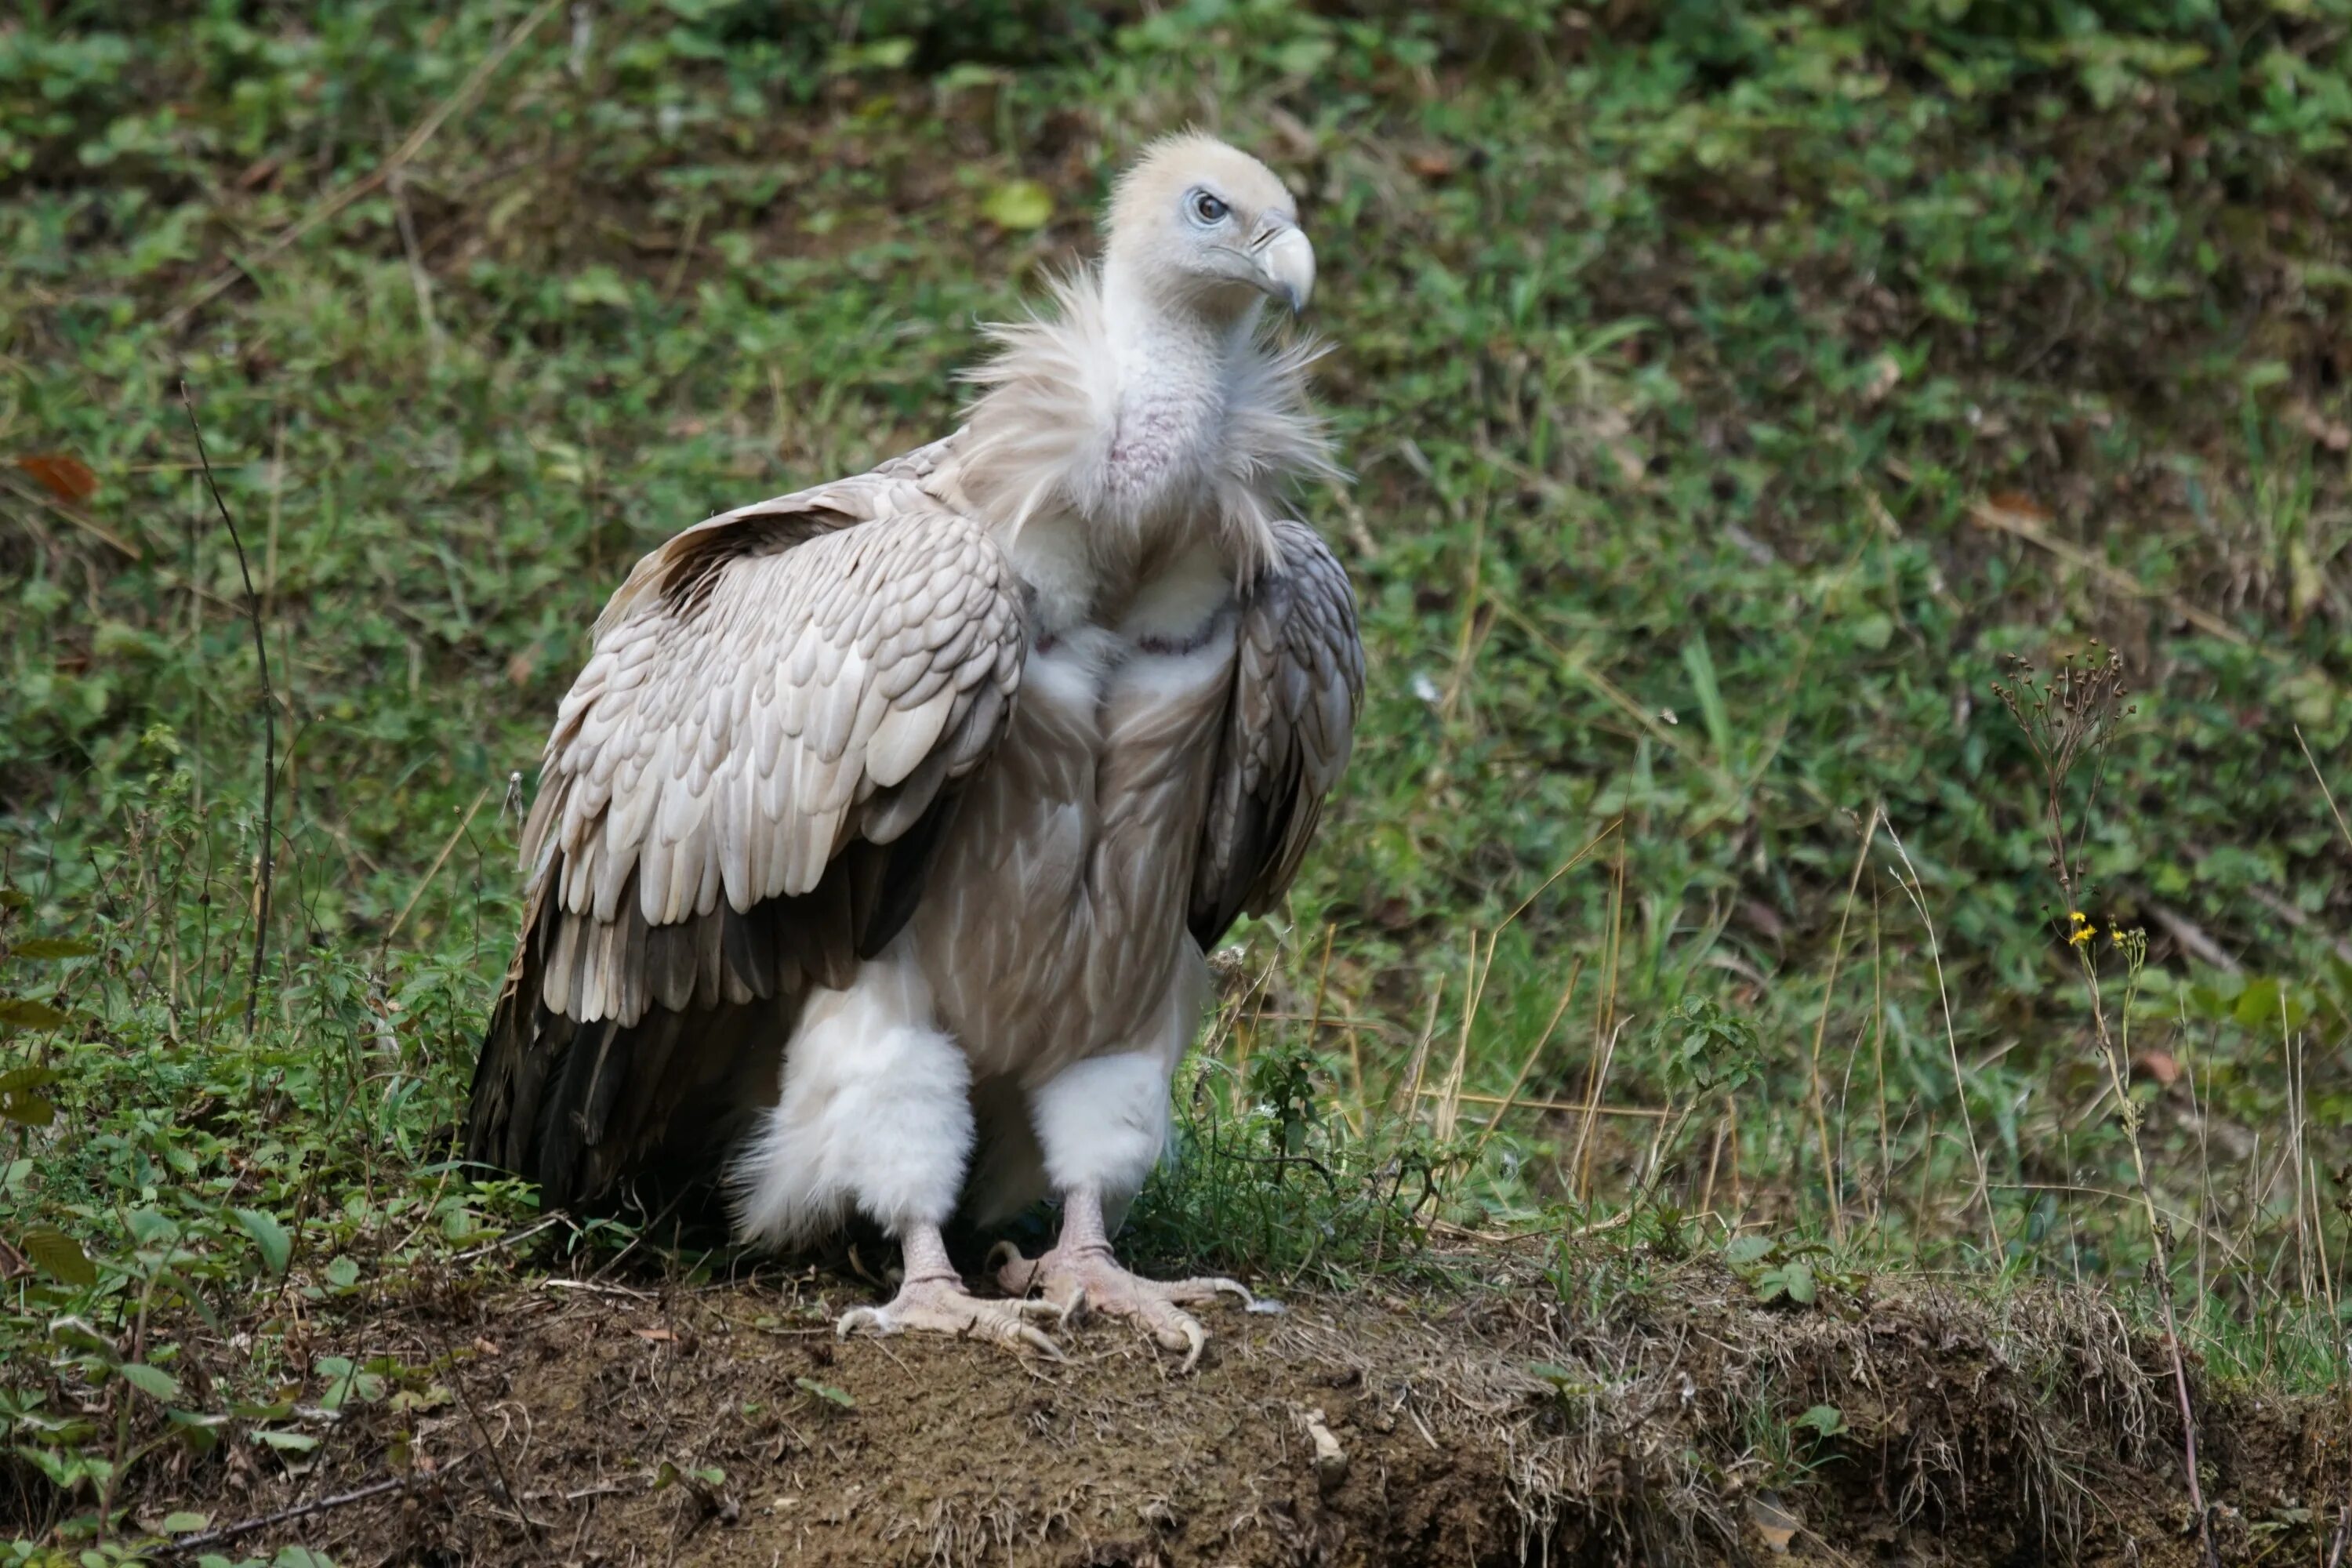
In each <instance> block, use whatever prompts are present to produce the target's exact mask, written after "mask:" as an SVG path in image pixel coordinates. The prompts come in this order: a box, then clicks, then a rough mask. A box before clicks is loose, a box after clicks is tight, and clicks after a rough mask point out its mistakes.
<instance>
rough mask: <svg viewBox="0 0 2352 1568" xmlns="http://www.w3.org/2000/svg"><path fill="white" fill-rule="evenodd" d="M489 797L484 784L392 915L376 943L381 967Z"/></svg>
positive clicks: (488, 789) (488, 788)
mask: <svg viewBox="0 0 2352 1568" xmlns="http://www.w3.org/2000/svg"><path fill="white" fill-rule="evenodd" d="M489 798H490V786H489V785H488V784H484V785H483V786H482V793H481V794H479V795H476V796H475V797H474V804H473V805H470V806H468V807H467V810H466V815H465V816H464V818H463V819H461V820H460V821H459V822H458V824H457V832H455V833H452V834H451V835H449V841H448V842H447V843H446V844H444V845H442V846H441V853H440V854H438V855H436V856H435V857H433V864H432V865H430V866H428V867H426V868H425V875H424V876H423V877H422V878H420V879H418V880H417V883H416V887H415V890H414V891H412V892H411V893H410V894H409V895H408V901H407V902H406V903H404V904H403V905H401V906H400V912H399V913H398V914H396V915H394V916H393V917H392V924H390V925H388V926H386V927H385V928H384V931H383V941H382V942H378V943H377V944H376V950H375V961H376V964H377V966H378V967H379V968H381V967H382V966H383V955H384V954H385V953H387V952H391V951H392V939H393V938H394V937H395V936H398V935H399V934H400V928H401V927H402V926H403V925H404V924H406V923H407V921H408V913H409V911H410V910H414V909H415V907H416V900H419V899H421V898H423V897H424V896H425V889H427V888H430V887H431V886H432V885H433V879H434V878H436V877H437V876H439V875H440V874H441V868H442V867H443V866H445V865H446V864H447V863H448V860H449V854H450V851H452V850H454V849H456V848H457V840H459V839H460V838H463V837H465V836H466V829H467V828H468V827H471V826H474V815H475V813H477V812H478V811H480V810H481V809H482V803H483V802H484V801H486V800H488V799H489Z"/></svg>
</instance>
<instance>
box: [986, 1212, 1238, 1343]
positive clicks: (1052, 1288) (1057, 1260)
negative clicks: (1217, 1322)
mask: <svg viewBox="0 0 2352 1568" xmlns="http://www.w3.org/2000/svg"><path fill="white" fill-rule="evenodd" d="M988 1261H989V1263H990V1265H991V1266H992V1268H995V1270H996V1282H997V1284H998V1285H999V1286H1000V1287H1001V1288H1003V1289H1004V1290H1005V1291H1006V1293H1008V1294H1010V1295H1013V1296H1024V1297H1025V1296H1027V1295H1028V1294H1029V1292H1031V1291H1033V1290H1034V1291H1035V1292H1037V1293H1038V1294H1039V1295H1040V1296H1042V1297H1043V1299H1044V1300H1043V1303H1042V1304H1044V1305H1045V1306H1046V1307H1047V1309H1048V1310H1051V1311H1053V1312H1055V1314H1057V1315H1058V1316H1059V1317H1060V1318H1061V1319H1062V1320H1063V1321H1065V1322H1068V1321H1074V1320H1076V1319H1077V1318H1080V1317H1083V1316H1085V1315H1086V1314H1087V1313H1089V1312H1101V1313H1104V1314H1105V1315H1107V1316H1109V1317H1113V1318H1132V1319H1133V1320H1135V1321H1136V1322H1137V1324H1139V1326H1140V1327H1141V1328H1142V1329H1143V1331H1145V1332H1146V1333H1148V1334H1150V1336H1151V1337H1152V1339H1153V1340H1154V1341H1155V1342H1158V1343H1159V1345H1160V1349H1162V1350H1167V1351H1180V1352H1182V1353H1183V1356H1184V1363H1183V1365H1182V1366H1181V1367H1180V1368H1179V1369H1178V1370H1179V1371H1180V1372H1191V1371H1192V1368H1193V1367H1194V1366H1196V1365H1198V1364H1199V1363H1200V1360H1201V1351H1202V1347H1203V1346H1205V1345H1206V1344H1207V1343H1208V1342H1209V1333H1208V1331H1207V1330H1206V1329H1203V1328H1202V1327H1201V1323H1200V1320H1198V1319H1197V1318H1195V1317H1193V1316H1192V1313H1190V1312H1188V1311H1186V1310H1184V1309H1185V1308H1186V1307H1200V1306H1206V1305H1208V1304H1209V1303H1211V1302H1213V1301H1215V1300H1217V1299H1218V1298H1219V1297H1221V1296H1231V1297H1233V1298H1234V1300H1237V1301H1239V1302H1240V1303H1241V1304H1242V1305H1243V1306H1244V1307H1246V1308H1248V1309H1249V1310H1252V1311H1258V1310H1264V1309H1265V1307H1270V1306H1271V1305H1272V1303H1270V1302H1269V1303H1261V1302H1260V1301H1259V1300H1258V1299H1257V1298H1256V1297H1255V1296H1253V1295H1251V1294H1250V1289H1249V1287H1248V1286H1246V1285H1244V1284H1243V1283H1242V1282H1241V1281H1240V1280H1238V1279H1217V1278H1213V1277H1211V1278H1202V1279H1166V1280H1161V1279H1143V1278H1142V1277H1140V1276H1139V1275H1136V1274H1131V1273H1129V1271H1128V1270H1127V1269H1126V1268H1124V1267H1123V1266H1121V1264H1120V1263H1119V1261H1118V1258H1114V1257H1112V1256H1111V1251H1110V1248H1109V1247H1107V1246H1103V1245H1101V1244H1099V1243H1097V1244H1096V1245H1093V1246H1079V1247H1071V1246H1069V1245H1068V1244H1067V1243H1066V1242H1065V1244H1064V1245H1062V1246H1058V1247H1055V1248H1054V1249H1053V1250H1052V1251H1050V1252H1048V1253H1046V1254H1045V1256H1044V1257H1042V1258H1024V1257H1022V1256H1021V1249H1020V1248H1019V1247H1014V1246H1013V1244H1012V1243H1011V1242H1009V1241H1000V1242H998V1243H997V1244H996V1247H995V1249H994V1250H993V1251H992V1252H991V1253H990V1254H989V1256H988Z"/></svg>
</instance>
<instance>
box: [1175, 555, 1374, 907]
mask: <svg viewBox="0 0 2352 1568" xmlns="http://www.w3.org/2000/svg"><path fill="white" fill-rule="evenodd" d="M1275 536H1276V542H1277V544H1278V546H1279V555H1278V559H1277V560H1276V563H1274V565H1273V566H1272V567H1271V568H1270V569H1268V570H1267V571H1266V572H1265V573H1264V574H1261V575H1260V576H1259V578H1258V580H1257V581H1256V582H1255V584H1252V585H1251V587H1250V589H1249V591H1248V593H1247V594H1246V595H1244V599H1243V603H1242V617H1241V628H1240V639H1239V640H1240V647H1239V650H1238V658H1236V660H1235V668H1234V695H1233V700H1232V703H1231V706H1230V709H1229V710H1228V716H1227V719H1226V721H1225V733H1224V740H1223V746H1222V748H1221V751H1220V755H1219V763H1218V773H1217V779H1216V784H1215V786H1214V790H1213V794H1212V795H1211V796H1210V800H1209V814H1208V818H1207V820H1206V822H1205V824H1204V826H1202V839H1201V854H1200V858H1199V860H1198V862H1197V864H1196V869H1195V872H1194V875H1193V880H1192V909H1191V917H1190V921H1189V923H1190V925H1191V927H1192V936H1193V939H1194V940H1195V941H1197V942H1199V943H1200V944H1201V946H1202V948H1203V949H1204V950H1205V949H1207V948H1208V947H1210V946H1212V945H1213V944H1214V943H1215V942H1217V940H1218V939H1219V938H1220V937H1222V936H1223V935H1224V933H1225V931H1226V930H1227V929H1228V928H1229V927H1231V926H1232V924H1233V923H1234V920H1235V919H1236V918H1237V917H1238V916H1239V915H1240V914H1241V913H1242V912H1243V911H1244V910H1247V911H1248V912H1249V913H1251V914H1264V913H1265V911H1266V910H1270V909H1272V908H1273V907H1274V905H1275V903H1276V900H1279V899H1280V898H1281V897H1282V895H1283V893H1284V891H1285V890H1286V889H1288V888H1289V886H1290V883H1291V879H1293V878H1294V877H1296V876H1297V874H1298V862H1299V859H1300V858H1301V857H1302V856H1304V855H1305V854H1306V852H1307V843H1308V841H1309V840H1310V839H1312V838H1313V837H1314V836H1315V826H1316V824H1317V823H1318V821H1319V820H1320V819H1321V817H1322V815H1323V801H1324V798H1325V796H1327V795H1329V794H1330V792H1331V790H1332V789H1333V787H1334V786H1336V785H1337V784H1339V775H1340V774H1341V773H1343V772H1345V771H1346V769H1347V765H1348V753H1349V749H1350V747H1352V746H1353V744H1354V742H1355V731H1356V718H1357V715H1358V713H1359V712H1360V710H1361V709H1362V706H1363V697H1364V649H1363V645H1362V644H1361V643H1360V641H1358V640H1357V634H1356V596H1355V593H1354V591H1353V590H1352V589H1351V588H1350V587H1349V584H1348V574H1347V570H1346V569H1345V568H1344V567H1342V566H1341V565H1340V564H1339V558H1338V557H1337V556H1335V555H1333V554H1332V553H1331V550H1330V547H1329V546H1328V545H1327V544H1325V543H1324V542H1323V541H1322V539H1321V537H1320V536H1318V534H1317V533H1316V532H1315V531H1314V530H1313V529H1311V528H1308V527H1307V525H1306V524H1304V523H1301V522H1297V521H1282V522H1278V523H1276V525H1275Z"/></svg>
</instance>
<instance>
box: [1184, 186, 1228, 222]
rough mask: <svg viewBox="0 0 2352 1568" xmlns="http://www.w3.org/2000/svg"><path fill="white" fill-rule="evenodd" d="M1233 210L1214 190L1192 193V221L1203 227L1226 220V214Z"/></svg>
mask: <svg viewBox="0 0 2352 1568" xmlns="http://www.w3.org/2000/svg"><path fill="white" fill-rule="evenodd" d="M1232 210H1233V209H1232V208H1230V207H1228V206H1227V205H1225V204H1224V202H1223V200H1222V199H1220V198H1219V197H1218V196H1217V195H1215V194H1214V193H1213V192H1209V191H1194V192H1193V193H1192V221H1193V222H1194V223H1197V224H1199V225H1200V226H1202V227H1203V228H1206V227H1208V226H1211V225H1213V224H1220V223H1223V222H1224V221H1225V214H1227V213H1228V212H1231V211H1232Z"/></svg>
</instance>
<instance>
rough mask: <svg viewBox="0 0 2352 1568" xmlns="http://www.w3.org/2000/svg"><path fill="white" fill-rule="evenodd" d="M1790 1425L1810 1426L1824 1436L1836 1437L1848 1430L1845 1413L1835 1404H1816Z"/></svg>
mask: <svg viewBox="0 0 2352 1568" xmlns="http://www.w3.org/2000/svg"><path fill="white" fill-rule="evenodd" d="M1789 1425H1790V1426H1810V1427H1811V1428H1812V1429H1813V1430H1814V1431H1815V1432H1818V1433H1820V1434H1821V1435H1822V1436H1824V1437H1835V1436H1840V1435H1841V1434H1843V1433H1844V1432H1845V1431H1846V1430H1847V1426H1846V1424H1845V1413H1844V1412H1843V1411H1842V1410H1840V1409H1839V1408H1838V1407H1837V1406H1836V1405H1814V1406H1813V1407H1812V1408H1811V1410H1808V1411H1806V1412H1805V1413H1804V1414H1803V1415H1800V1416H1798V1417H1797V1418H1796V1419H1795V1420H1794V1421H1791V1422H1790V1423H1789Z"/></svg>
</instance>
